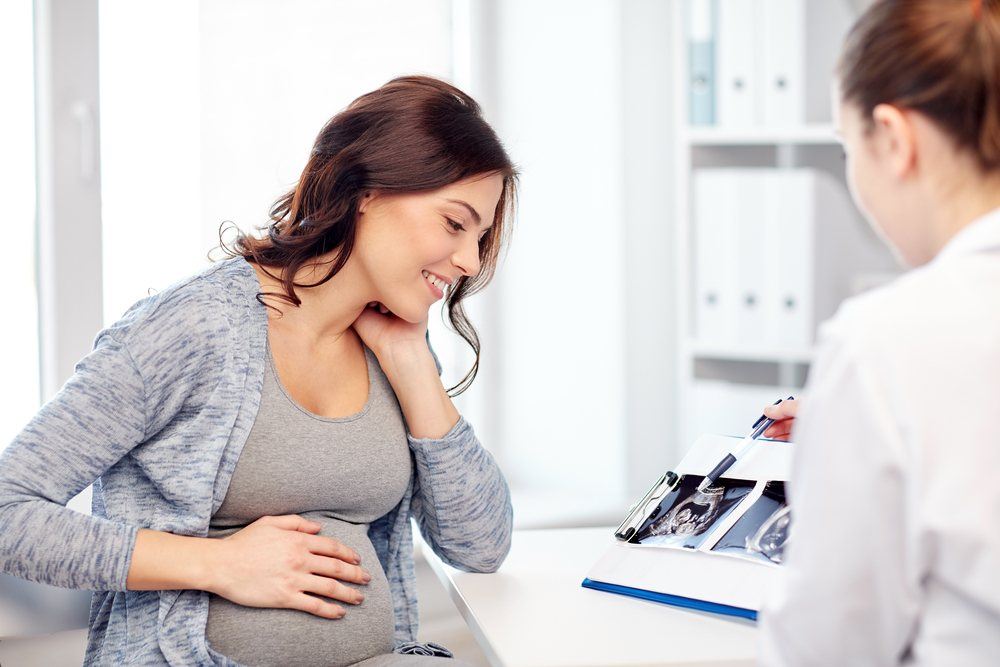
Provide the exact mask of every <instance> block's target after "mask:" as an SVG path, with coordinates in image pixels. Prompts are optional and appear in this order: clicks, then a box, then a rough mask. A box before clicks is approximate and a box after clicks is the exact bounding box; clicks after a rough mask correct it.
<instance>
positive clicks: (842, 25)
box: [714, 0, 854, 128]
mask: <svg viewBox="0 0 1000 667" xmlns="http://www.w3.org/2000/svg"><path fill="white" fill-rule="evenodd" d="M717 1H718V4H717V5H716V16H715V26H716V28H717V29H716V32H715V40H714V41H715V65H716V96H715V97H716V109H715V114H716V119H717V122H718V124H719V125H722V126H728V127H736V128H746V127H751V126H760V125H763V126H772V127H774V126H781V127H795V126H798V125H803V124H808V123H821V122H829V120H830V103H831V96H830V81H831V79H832V76H833V69H834V65H835V63H836V58H837V54H838V53H840V47H841V44H842V43H843V40H844V37H845V36H846V34H847V31H848V30H849V29H850V26H851V24H852V23H853V20H854V9H853V8H852V6H851V4H850V3H849V2H848V1H847V0H717ZM807 36H808V39H807Z"/></svg>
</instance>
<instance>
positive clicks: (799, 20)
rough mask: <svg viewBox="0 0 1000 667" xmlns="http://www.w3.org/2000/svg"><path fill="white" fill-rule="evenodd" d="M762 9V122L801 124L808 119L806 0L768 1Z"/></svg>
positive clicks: (829, 73)
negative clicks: (805, 62)
mask: <svg viewBox="0 0 1000 667" xmlns="http://www.w3.org/2000/svg"><path fill="white" fill-rule="evenodd" d="M758 1H759V0H758ZM823 1H824V2H830V0H823ZM834 1H838V0H834ZM760 11H761V22H760V26H761V30H760V37H761V39H760V64H761V74H760V81H761V93H762V98H763V99H762V101H761V122H762V123H763V124H764V125H784V126H789V125H791V126H794V125H800V124H802V123H805V122H806V113H805V81H804V77H805V68H804V67H803V63H804V60H805V51H806V49H805V13H806V0H764V2H760ZM831 75H832V72H828V73H827V75H826V77H825V80H827V81H829V79H830V76H831Z"/></svg>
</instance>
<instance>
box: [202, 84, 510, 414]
mask: <svg viewBox="0 0 1000 667" xmlns="http://www.w3.org/2000/svg"><path fill="white" fill-rule="evenodd" d="M496 173H498V174H500V175H501V176H502V177H503V189H502V191H501V194H500V201H499V203H498V204H497V208H496V211H494V213H493V226H492V227H491V228H490V230H489V231H488V232H487V233H486V235H485V236H484V237H483V239H482V240H481V241H480V245H479V261H480V264H481V267H482V268H481V269H480V271H479V273H478V274H477V275H475V276H462V277H461V278H459V279H458V280H456V281H455V283H454V284H453V285H451V286H450V287H448V288H447V296H446V299H445V303H446V305H447V308H448V319H449V321H450V323H451V327H452V328H453V329H454V330H455V331H456V332H457V333H458V334H459V335H460V336H461V337H462V338H463V339H465V341H466V342H467V343H468V344H469V346H470V347H471V348H472V349H473V351H474V352H475V355H476V359H475V362H474V363H473V365H472V368H471V369H470V370H469V372H468V373H467V374H466V376H465V377H464V378H463V379H462V380H461V381H460V382H459V383H458V384H457V385H456V386H454V387H452V388H451V389H449V393H450V394H451V395H452V396H455V395H458V394H460V393H462V392H463V391H465V390H466V389H468V387H469V385H471V384H472V381H473V380H474V379H475V377H476V374H477V372H478V370H479V352H480V343H479V336H478V334H477V333H476V329H475V327H473V326H472V324H471V322H469V319H468V317H467V316H466V313H465V310H464V308H463V304H462V300H463V299H464V298H466V297H467V296H470V295H472V294H475V293H476V292H478V291H480V290H481V289H483V287H485V286H486V285H487V284H488V283H489V282H490V280H491V279H492V277H493V274H494V272H495V271H496V266H497V262H498V261H499V257H500V255H501V250H502V249H503V248H504V247H505V246H506V244H507V241H508V238H509V232H510V230H509V227H510V222H511V220H512V217H513V209H514V200H515V196H516V181H517V171H516V169H515V167H514V165H513V163H512V162H511V160H510V158H509V157H508V156H507V153H506V151H505V150H504V148H503V145H502V144H501V143H500V140H499V138H498V137H497V135H496V133H495V132H494V131H493V129H492V128H491V127H490V126H489V124H488V123H487V122H486V120H485V119H484V118H483V116H482V112H481V110H480V107H479V105H478V104H477V103H476V101H475V100H473V99H472V98H471V97H469V96H468V95H466V94H465V93H463V92H462V91H461V90H459V89H458V88H456V87H454V86H452V85H450V84H448V83H445V82H444V81H440V80H438V79H434V78H430V77H424V76H407V77H400V78H397V79H393V80H392V81H389V82H388V83H386V84H385V85H384V86H382V87H381V88H378V89H377V90H374V91H372V92H370V93H367V94H365V95H362V96H361V97H359V98H357V99H356V100H354V101H353V102H351V104H350V105H349V106H348V107H347V108H346V109H344V110H343V111H341V112H340V113H338V114H337V115H335V116H334V117H333V118H331V119H330V120H329V121H327V123H326V125H324V127H323V129H322V130H320V133H319V136H317V138H316V141H315V142H314V144H313V148H312V152H311V154H310V156H309V160H308V162H307V163H306V166H305V168H304V169H303V170H302V175H301V176H300V177H299V180H298V183H297V184H296V185H295V187H293V188H292V189H291V190H289V191H288V192H287V193H285V194H284V195H282V196H281V197H280V198H278V200H277V201H276V202H275V203H274V205H273V206H272V207H271V211H270V216H269V217H270V220H271V222H270V224H269V225H267V226H266V229H267V235H266V236H264V237H263V238H256V237H254V236H251V235H249V234H244V233H243V232H241V231H240V230H239V229H238V228H237V229H236V238H235V239H234V241H233V242H232V245H233V248H232V249H230V248H228V247H227V244H226V242H225V241H224V240H223V238H222V237H223V229H222V228H220V231H219V243H220V247H221V248H222V249H223V251H224V252H225V253H226V254H228V255H229V256H230V257H238V256H242V257H244V258H245V259H247V260H248V261H252V262H253V263H255V264H257V265H258V266H260V267H261V268H262V269H263V270H264V271H265V272H266V273H267V274H268V275H270V276H271V277H272V278H274V279H275V280H280V281H281V282H282V286H283V288H284V293H273V292H267V293H258V294H257V301H259V302H260V303H261V304H263V305H265V306H267V307H268V308H274V306H271V305H270V304H266V303H264V301H263V299H262V297H263V296H265V295H267V296H274V297H275V298H279V299H282V300H284V301H286V302H288V303H291V304H292V305H294V306H299V305H301V300H300V299H299V298H298V296H297V295H296V294H295V287H315V286H317V285H322V284H323V283H325V282H326V281H328V280H329V279H330V278H332V277H333V276H334V275H336V273H337V272H338V271H340V270H341V268H343V266H344V264H345V263H346V262H347V259H348V258H349V257H350V255H351V252H352V251H353V249H354V244H355V238H356V235H355V232H356V228H357V215H358V213H357V212H358V204H359V203H360V201H361V198H362V196H363V195H364V193H365V192H366V191H369V190H375V191H381V192H387V193H394V194H399V193H408V192H421V191H427V190H435V189H437V188H441V187H444V186H446V185H449V184H451V183H454V182H456V181H460V180H462V179H465V178H468V177H471V176H479V175H487V174H496ZM223 227H225V223H223ZM259 229H265V228H264V227H261V228H259ZM331 250H339V252H337V253H336V254H335V259H334V261H333V262H332V263H331V266H330V269H329V271H328V272H327V274H326V276H325V277H323V279H322V280H319V281H318V282H315V283H309V284H301V283H295V282H294V281H293V280H292V278H293V277H294V276H295V274H296V272H297V271H298V269H299V268H300V267H302V266H303V265H304V264H307V263H309V262H310V260H313V259H315V258H317V257H319V256H320V255H323V254H326V253H327V252H329V251H331ZM267 267H276V268H278V269H281V271H280V273H281V274H282V275H281V276H275V275H273V274H272V273H271V272H270V271H268V270H267ZM276 310H278V311H279V312H280V309H276Z"/></svg>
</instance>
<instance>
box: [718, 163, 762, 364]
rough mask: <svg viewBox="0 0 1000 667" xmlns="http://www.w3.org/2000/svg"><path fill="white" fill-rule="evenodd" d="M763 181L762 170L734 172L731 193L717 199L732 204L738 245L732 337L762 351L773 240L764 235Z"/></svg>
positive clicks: (720, 194) (742, 343)
mask: <svg viewBox="0 0 1000 667" xmlns="http://www.w3.org/2000/svg"><path fill="white" fill-rule="evenodd" d="M765 178H766V172H763V171H762V170H753V169H747V170H743V171H738V172H735V177H734V178H733V184H732V192H731V193H729V192H726V193H721V192H720V193H718V194H717V196H724V197H727V198H732V199H733V200H734V203H735V204H736V206H735V208H736V220H735V223H736V224H735V227H736V233H735V235H734V237H733V238H734V239H735V241H736V242H737V243H738V246H739V252H738V257H737V260H736V261H737V266H738V280H737V283H736V284H735V285H734V286H733V288H732V289H733V291H734V292H735V297H736V311H737V325H736V337H737V340H739V342H740V344H741V345H745V346H747V347H766V346H768V345H771V344H773V341H772V340H769V333H770V325H771V322H770V319H769V315H770V313H769V312H768V300H769V298H770V294H769V288H770V287H771V286H770V285H768V281H767V271H768V266H769V264H770V263H771V262H773V261H774V258H773V256H772V255H773V252H774V250H773V248H772V247H771V246H772V244H773V239H771V238H770V237H769V236H768V234H767V229H766V213H767V206H766V203H767V202H766V200H765V195H766V192H765V191H764V189H763V188H762V187H761V186H762V184H763V181H764V180H765Z"/></svg>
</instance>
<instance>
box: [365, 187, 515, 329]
mask: <svg viewBox="0 0 1000 667" xmlns="http://www.w3.org/2000/svg"><path fill="white" fill-rule="evenodd" d="M502 190H503V176H502V175H501V174H484V175H479V176H474V177H471V178H467V179H465V180H462V181H457V182H455V183H452V184H450V185H447V186H445V187H443V188H440V189H438V190H432V191H429V192H419V193H407V194H386V193H379V192H371V193H368V194H366V195H365V197H364V198H363V199H362V202H361V204H360V205H359V207H358V210H359V212H360V216H359V218H358V229H357V239H356V245H355V248H354V252H353V253H352V258H357V260H358V263H359V266H360V267H361V269H362V270H363V271H364V272H365V274H366V275H367V277H368V279H369V281H370V284H371V285H372V286H373V287H374V289H375V292H376V295H377V297H376V298H377V300H378V301H379V302H380V303H381V304H382V305H384V306H385V307H386V308H388V309H389V311H390V312H392V313H393V314H394V315H397V316H398V317H400V318H402V319H404V320H406V321H407V322H412V323H417V322H422V321H424V320H425V319H426V318H427V311H428V309H429V308H430V306H431V304H433V303H434V302H435V301H437V300H438V299H441V298H443V297H444V291H446V289H447V286H448V285H451V284H453V283H454V282H455V281H457V280H458V279H459V278H460V277H462V276H474V275H476V274H478V273H479V269H480V264H479V242H480V239H482V238H483V236H484V235H485V234H486V233H487V231H488V230H489V228H490V226H491V225H492V224H493V215H494V212H495V211H496V208H497V203H498V202H499V201H500V195H501V192H502ZM435 282H436V283H437V284H436V285H435V284H434V283H435Z"/></svg>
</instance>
